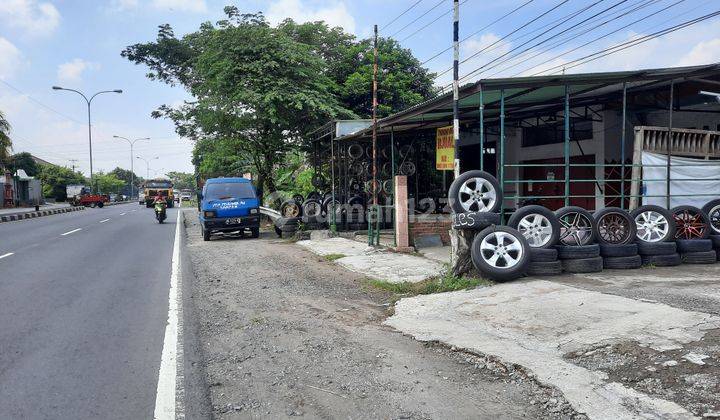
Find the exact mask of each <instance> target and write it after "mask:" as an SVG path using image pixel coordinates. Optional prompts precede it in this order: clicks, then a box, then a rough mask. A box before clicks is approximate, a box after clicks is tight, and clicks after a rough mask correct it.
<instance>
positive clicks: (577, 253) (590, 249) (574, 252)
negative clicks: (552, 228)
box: [555, 244, 600, 260]
mask: <svg viewBox="0 0 720 420" xmlns="http://www.w3.org/2000/svg"><path fill="white" fill-rule="evenodd" d="M555 249H556V250H557V253H558V258H559V259H561V260H584V259H587V258H595V257H599V256H600V245H598V244H592V245H582V246H562V245H556V246H555Z"/></svg>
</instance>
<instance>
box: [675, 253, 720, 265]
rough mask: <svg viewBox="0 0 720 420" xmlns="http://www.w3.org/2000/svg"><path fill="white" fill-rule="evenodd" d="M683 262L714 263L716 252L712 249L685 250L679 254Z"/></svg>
mask: <svg viewBox="0 0 720 420" xmlns="http://www.w3.org/2000/svg"><path fill="white" fill-rule="evenodd" d="M680 258H681V259H682V262H683V264H715V263H716V262H717V253H715V251H714V250H710V251H702V252H686V253H683V254H680Z"/></svg>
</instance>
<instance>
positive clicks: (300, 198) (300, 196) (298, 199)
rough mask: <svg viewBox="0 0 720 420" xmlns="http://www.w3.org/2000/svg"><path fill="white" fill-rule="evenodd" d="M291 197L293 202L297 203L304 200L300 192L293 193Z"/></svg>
mask: <svg viewBox="0 0 720 420" xmlns="http://www.w3.org/2000/svg"><path fill="white" fill-rule="evenodd" d="M292 199H293V201H294V202H296V203H298V205H300V204H302V202H303V201H305V198H303V196H302V194H294V195H293V196H292Z"/></svg>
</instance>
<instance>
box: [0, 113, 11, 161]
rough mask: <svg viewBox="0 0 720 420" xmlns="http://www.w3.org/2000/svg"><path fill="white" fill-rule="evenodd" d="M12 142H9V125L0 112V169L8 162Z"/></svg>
mask: <svg viewBox="0 0 720 420" xmlns="http://www.w3.org/2000/svg"><path fill="white" fill-rule="evenodd" d="M11 150H12V140H10V123H9V122H8V120H6V119H5V115H4V114H3V112H2V111H0V168H3V167H5V165H7V164H8V163H9V160H10V151H11Z"/></svg>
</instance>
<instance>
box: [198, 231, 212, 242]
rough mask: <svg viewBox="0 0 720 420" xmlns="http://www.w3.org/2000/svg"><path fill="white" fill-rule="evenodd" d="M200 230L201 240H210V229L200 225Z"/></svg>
mask: <svg viewBox="0 0 720 420" xmlns="http://www.w3.org/2000/svg"><path fill="white" fill-rule="evenodd" d="M200 232H201V233H202V237H203V241H206V242H207V241H209V240H210V231H209V230H207V229H205V228H203V227H201V228H200Z"/></svg>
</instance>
